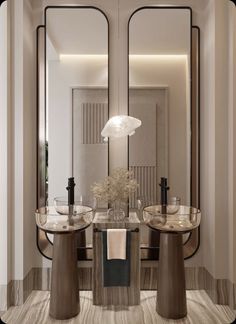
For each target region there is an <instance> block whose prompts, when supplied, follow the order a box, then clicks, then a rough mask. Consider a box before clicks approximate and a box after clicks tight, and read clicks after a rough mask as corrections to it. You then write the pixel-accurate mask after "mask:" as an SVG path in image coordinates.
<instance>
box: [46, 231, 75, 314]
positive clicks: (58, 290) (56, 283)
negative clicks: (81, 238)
mask: <svg viewBox="0 0 236 324" xmlns="http://www.w3.org/2000/svg"><path fill="white" fill-rule="evenodd" d="M76 241H77V238H76V233H75V232H73V233H68V234H55V235H54V241H53V261H52V283H51V298H50V311H49V314H50V316H51V317H53V318H55V319H60V320H64V319H69V318H72V317H74V316H76V315H77V314H78V313H79V310H80V305H79V287H78V276H77V249H76V246H77V242H76Z"/></svg>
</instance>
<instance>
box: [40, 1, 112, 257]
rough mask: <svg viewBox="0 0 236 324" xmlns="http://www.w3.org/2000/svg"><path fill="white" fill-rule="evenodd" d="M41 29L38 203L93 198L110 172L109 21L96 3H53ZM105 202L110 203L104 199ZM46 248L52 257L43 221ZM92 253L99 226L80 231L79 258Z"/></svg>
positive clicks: (42, 248) (45, 252)
mask: <svg viewBox="0 0 236 324" xmlns="http://www.w3.org/2000/svg"><path fill="white" fill-rule="evenodd" d="M44 17H45V25H42V26H39V27H38V29H37V84H38V87H37V88H38V98H37V99H38V153H37V154H38V158H37V161H38V168H37V170H38V177H37V179H38V186H37V188H38V190H37V191H38V192H37V202H38V207H41V206H45V205H52V204H53V203H54V198H56V197H66V196H67V192H66V186H67V182H68V178H69V177H71V176H73V177H74V178H75V183H76V187H75V197H76V199H79V200H80V201H81V200H82V201H83V202H86V203H92V194H91V190H90V188H91V185H92V184H93V183H94V182H96V181H100V180H102V179H103V178H104V177H105V176H107V175H108V166H109V161H108V156H109V143H107V142H106V143H105V142H104V141H103V140H102V137H101V130H102V128H103V127H104V125H105V123H106V122H107V120H108V118H109V80H108V78H109V71H108V70H109V24H108V19H107V17H106V15H105V14H104V13H103V12H102V11H101V10H100V9H98V8H96V7H92V6H49V7H46V8H45V16H44ZM101 207H104V206H101ZM37 244H38V248H39V250H40V252H41V253H42V254H43V255H44V256H45V257H46V258H49V259H51V258H52V246H53V236H52V235H50V236H49V235H46V234H45V233H44V232H43V231H41V230H39V229H37ZM91 257H92V232H91V229H90V228H88V229H86V230H85V231H83V232H81V233H80V234H78V258H79V259H83V260H89V259H91Z"/></svg>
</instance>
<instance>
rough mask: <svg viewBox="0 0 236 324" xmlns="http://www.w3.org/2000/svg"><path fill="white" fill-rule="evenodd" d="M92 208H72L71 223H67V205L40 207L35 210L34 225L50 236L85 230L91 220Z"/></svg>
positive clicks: (81, 206)
mask: <svg viewBox="0 0 236 324" xmlns="http://www.w3.org/2000/svg"><path fill="white" fill-rule="evenodd" d="M93 214H94V213H93V208H91V207H89V206H85V205H77V204H76V202H75V205H74V206H73V214H72V217H71V218H72V221H73V224H71V223H69V207H68V206H67V205H65V204H64V205H63V204H60V205H55V206H46V207H41V208H39V209H37V210H36V212H35V217H36V224H37V226H38V227H39V228H40V229H42V230H43V231H45V232H47V233H51V234H56V233H58V234H59V233H66V232H74V231H79V230H82V229H85V228H86V227H88V226H89V225H90V224H91V223H92V220H93V216H94V215H93Z"/></svg>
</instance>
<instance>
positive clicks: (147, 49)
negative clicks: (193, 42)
mask: <svg viewBox="0 0 236 324" xmlns="http://www.w3.org/2000/svg"><path fill="white" fill-rule="evenodd" d="M46 26H47V34H48V38H49V41H48V46H47V47H48V52H50V53H53V52H54V53H53V55H52V57H54V58H55V57H56V56H55V53H57V54H58V55H59V54H67V55H68V54H70V55H101V54H102V55H104V54H108V24H107V21H106V18H105V16H104V15H103V14H102V13H101V12H99V11H98V10H95V9H81V8H78V9H76V8H73V9H70V8H69V9H67V8H63V9H62V8H61V9H55V8H53V9H48V10H47V21H46ZM129 40H130V54H135V55H163V54H164V55H166V54H168V55H170V54H171V55H177V54H189V52H190V11H189V10H186V9H183V10H182V9H181V10H179V9H144V10H141V11H138V12H137V13H136V14H135V15H134V16H133V17H132V19H131V21H130V35H129ZM50 42H51V44H50ZM49 48H50V50H49ZM53 48H54V49H55V51H54V50H53ZM49 59H50V58H49Z"/></svg>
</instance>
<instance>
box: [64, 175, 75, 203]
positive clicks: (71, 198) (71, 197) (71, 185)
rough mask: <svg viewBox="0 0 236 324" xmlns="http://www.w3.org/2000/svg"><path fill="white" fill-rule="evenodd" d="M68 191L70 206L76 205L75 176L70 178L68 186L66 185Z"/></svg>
mask: <svg viewBox="0 0 236 324" xmlns="http://www.w3.org/2000/svg"><path fill="white" fill-rule="evenodd" d="M66 190H67V191H68V206H70V205H74V203H75V181H74V178H69V179H68V187H66Z"/></svg>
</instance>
